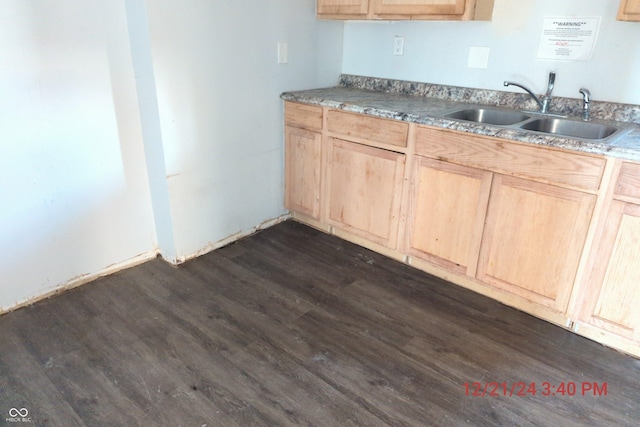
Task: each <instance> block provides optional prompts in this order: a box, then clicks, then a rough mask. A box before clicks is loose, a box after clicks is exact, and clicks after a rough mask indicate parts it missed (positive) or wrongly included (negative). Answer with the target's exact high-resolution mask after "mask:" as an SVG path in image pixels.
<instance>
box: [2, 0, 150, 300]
mask: <svg viewBox="0 0 640 427" xmlns="http://www.w3.org/2000/svg"><path fill="white" fill-rule="evenodd" d="M0 10H1V11H2V12H1V13H0V311H1V310H3V309H6V308H8V307H12V306H15V305H16V304H18V303H20V302H22V301H25V300H27V299H30V298H32V297H34V296H35V295H40V294H43V293H46V292H48V291H50V290H52V289H54V288H56V287H58V286H60V285H61V284H64V283H67V282H69V281H71V280H72V279H74V278H78V277H80V276H83V275H91V274H95V273H96V272H99V271H102V270H104V269H106V268H107V267H108V266H110V265H112V264H115V263H119V262H123V261H125V260H129V259H131V258H134V257H136V256H137V255H139V254H143V253H148V252H149V251H152V250H153V248H154V245H155V235H154V232H153V221H152V216H151V206H150V201H149V188H148V185H147V178H146V169H145V165H144V154H143V149H142V144H141V138H140V123H139V120H138V114H137V101H136V96H135V85H134V79H133V70H132V67H131V60H130V49H129V42H128V36H127V28H126V21H125V19H124V16H125V15H124V9H123V5H122V4H120V3H119V2H105V1H102V0H83V1H78V0H56V1H55V2H53V1H35V0H0Z"/></svg>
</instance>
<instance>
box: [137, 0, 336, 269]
mask: <svg viewBox="0 0 640 427" xmlns="http://www.w3.org/2000/svg"><path fill="white" fill-rule="evenodd" d="M146 4H147V11H148V14H149V26H150V32H151V45H152V53H153V67H154V72H155V79H156V90H157V98H158V104H159V110H160V121H161V128H162V140H163V144H164V153H165V161H166V173H167V180H168V185H169V198H170V205H171V220H172V223H173V229H174V238H175V244H176V253H177V255H178V259H179V260H183V259H185V258H187V257H190V256H193V255H194V254H196V253H200V252H202V251H206V250H207V249H208V248H212V247H215V246H216V245H217V242H219V241H220V240H223V239H225V238H227V237H228V236H230V235H233V234H235V233H245V232H247V231H249V230H251V228H253V227H254V226H256V225H258V224H260V223H261V222H263V221H267V220H270V219H273V218H275V217H278V216H280V215H282V214H284V213H285V210H284V208H283V197H284V192H283V169H284V168H283V129H282V122H283V118H282V101H281V100H280V99H279V94H280V93H281V92H283V91H287V90H296V89H308V88H312V87H317V86H330V85H335V84H336V83H337V82H338V76H339V74H340V67H341V57H342V29H343V24H342V23H341V22H321V21H317V20H316V19H315V1H314V0H304V1H301V0H270V1H264V0H242V1H239V0H220V1H208V0H185V1H181V2H169V1H165V2H158V1H151V0H147V2H146ZM279 41H280V42H287V43H288V46H289V49H288V50H289V63H288V64H282V65H278V64H277V43H278V42H279Z"/></svg>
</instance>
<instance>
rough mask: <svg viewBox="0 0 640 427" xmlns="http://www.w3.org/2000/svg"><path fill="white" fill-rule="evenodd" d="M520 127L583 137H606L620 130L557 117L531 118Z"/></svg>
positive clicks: (553, 133)
mask: <svg viewBox="0 0 640 427" xmlns="http://www.w3.org/2000/svg"><path fill="white" fill-rule="evenodd" d="M520 129H524V130H532V131H536V132H542V133H546V134H551V135H562V136H569V137H573V138H583V139H604V138H607V137H609V136H611V135H613V134H614V133H615V132H616V131H617V130H618V129H617V128H615V127H612V126H607V125H604V124H600V123H590V122H578V121H573V120H566V119H556V118H542V119H536V120H531V121H530V122H527V123H525V124H523V125H522V126H520Z"/></svg>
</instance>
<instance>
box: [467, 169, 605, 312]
mask: <svg viewBox="0 0 640 427" xmlns="http://www.w3.org/2000/svg"><path fill="white" fill-rule="evenodd" d="M595 198H596V197H595V196H594V195H591V194H586V193H582V192H578V191H575V190H567V189H563V188H560V187H555V186H552V185H547V184H541V183H534V182H531V181H527V180H524V179H520V178H513V177H507V176H504V175H495V176H494V178H493V184H492V189H491V199H490V201H489V210H488V214H487V223H486V226H485V231H484V237H483V242H482V249H481V252H480V263H479V267H478V275H477V278H478V279H480V280H481V281H482V282H484V283H486V284H489V285H492V286H495V287H497V288H500V289H503V290H505V291H508V292H511V293H513V294H516V295H519V296H521V297H524V298H526V299H528V300H530V301H532V302H534V303H537V304H542V305H543V306H546V307H549V308H551V309H553V310H556V311H558V312H565V311H566V308H567V304H568V300H569V296H570V293H571V290H572V288H573V283H574V280H575V275H576V272H577V268H578V263H579V261H580V256H581V253H582V249H583V246H584V242H585V239H586V235H587V230H588V227H589V222H590V218H591V215H592V212H593V206H594V204H595Z"/></svg>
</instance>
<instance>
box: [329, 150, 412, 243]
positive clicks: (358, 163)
mask: <svg viewBox="0 0 640 427" xmlns="http://www.w3.org/2000/svg"><path fill="white" fill-rule="evenodd" d="M326 142H327V144H328V146H327V149H328V151H327V169H326V200H325V209H326V215H325V218H326V220H327V222H328V223H329V224H331V225H332V226H335V227H338V228H341V229H343V230H345V231H348V232H349V233H352V234H354V235H357V236H360V237H363V238H366V239H368V240H370V241H372V242H375V243H377V244H380V245H383V246H386V247H388V248H392V249H395V248H396V246H397V235H398V224H399V220H400V201H401V195H402V182H403V179H404V166H405V158H406V156H405V155H404V154H401V153H396V152H393V151H388V150H384V149H381V148H374V147H369V146H366V145H362V144H358V143H354V142H350V141H344V140H341V139H337V138H328V140H327V141H326Z"/></svg>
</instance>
